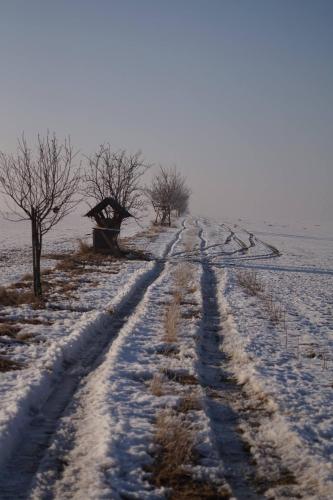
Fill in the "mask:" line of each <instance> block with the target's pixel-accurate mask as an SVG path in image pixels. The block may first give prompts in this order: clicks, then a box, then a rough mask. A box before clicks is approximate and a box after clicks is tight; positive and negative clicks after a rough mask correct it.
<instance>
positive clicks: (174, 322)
mask: <svg viewBox="0 0 333 500" xmlns="http://www.w3.org/2000/svg"><path fill="white" fill-rule="evenodd" d="M179 320H180V305H179V301H178V299H177V297H174V298H173V300H172V301H171V303H170V304H169V305H168V306H167V308H166V311H165V316H164V336H163V340H164V341H165V342H169V343H173V342H176V341H177V334H178V325H179Z"/></svg>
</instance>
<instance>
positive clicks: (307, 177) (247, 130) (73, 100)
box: [0, 0, 333, 222]
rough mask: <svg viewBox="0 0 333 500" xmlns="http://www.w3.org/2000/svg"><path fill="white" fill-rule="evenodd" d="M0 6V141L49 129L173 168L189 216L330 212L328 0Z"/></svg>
mask: <svg viewBox="0 0 333 500" xmlns="http://www.w3.org/2000/svg"><path fill="white" fill-rule="evenodd" d="M0 7H1V10H0V58H1V59H0V60H1V66H0V71H1V79H0V109H1V121H0V148H1V149H2V150H5V151H12V150H13V149H14V148H15V146H16V138H17V137H18V136H19V135H20V134H21V133H22V131H25V133H26V135H27V137H28V138H30V137H34V136H35V135H36V134H37V132H39V131H40V132H43V131H45V130H46V129H47V128H49V129H50V130H51V131H56V133H57V135H58V136H59V137H64V136H65V135H67V134H70V135H71V137H72V142H73V143H74V145H75V146H76V147H77V149H80V150H81V151H82V152H83V153H85V154H88V153H90V152H92V151H93V150H94V149H95V148H96V147H97V146H98V144H100V143H101V142H104V141H110V142H111V143H112V144H113V145H114V146H115V148H122V147H124V148H127V149H128V150H129V151H133V152H134V151H136V150H137V149H142V150H143V152H144V155H145V157H146V159H147V160H148V161H149V162H151V163H154V164H156V165H157V164H159V163H161V164H163V165H173V164H176V165H177V166H178V167H179V168H180V169H181V170H182V172H183V173H184V174H185V175H186V177H187V179H188V183H189V184H190V186H191V188H192V191H193V195H192V203H191V208H192V211H193V212H195V213H201V214H206V215H213V216H217V217H220V218H223V217H224V216H228V217H231V216H236V217H238V216H248V217H256V218H262V219H264V218H274V219H277V220H278V219H286V218H290V219H291V220H299V219H309V220H313V221H318V222H320V221H324V220H329V219H332V216H333V196H332V187H333V164H332V163H333V162H332V158H333V134H332V132H333V1H332V0H118V1H113V0H95V1H93V0H90V1H88V0H66V1H65V0H57V1H55V0H29V1H27V0H20V1H19V0H0Z"/></svg>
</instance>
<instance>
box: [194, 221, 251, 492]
mask: <svg viewBox="0 0 333 500" xmlns="http://www.w3.org/2000/svg"><path fill="white" fill-rule="evenodd" d="M199 238H200V240H201V242H200V249H201V252H202V266H203V274H202V278H201V290H202V300H203V318H202V325H201V329H200V335H199V339H198V360H199V361H198V372H199V379H200V383H201V385H202V386H203V388H204V391H205V394H206V397H205V401H204V406H205V409H206V413H207V415H208V417H209V419H210V423H211V430H212V434H213V438H214V441H215V444H216V448H217V451H218V453H219V456H220V458H221V460H222V462H223V465H224V468H225V479H226V480H227V482H228V483H229V485H230V487H231V489H232V492H233V495H235V497H236V498H239V499H249V500H250V499H255V498H259V496H258V495H257V494H256V492H255V490H254V488H253V487H252V486H251V484H250V479H251V476H253V466H252V465H251V457H250V456H249V454H248V453H247V452H246V451H245V449H244V446H243V443H242V441H241V439H240V437H239V434H238V433H237V431H236V426H237V422H238V418H237V414H236V413H235V412H234V411H233V409H232V408H231V407H230V405H229V404H228V401H229V400H230V397H234V398H237V397H240V389H239V387H238V386H237V384H236V382H235V381H234V380H233V379H232V377H231V376H230V374H229V373H228V370H227V363H228V361H227V359H226V356H225V354H224V353H223V352H222V351H221V350H220V343H221V338H220V335H219V332H220V312H219V306H218V299H217V283H216V278H215V275H214V272H213V270H212V267H211V264H210V263H209V260H208V258H207V257H206V256H205V249H206V241H205V239H204V237H203V230H202V229H200V231H199Z"/></svg>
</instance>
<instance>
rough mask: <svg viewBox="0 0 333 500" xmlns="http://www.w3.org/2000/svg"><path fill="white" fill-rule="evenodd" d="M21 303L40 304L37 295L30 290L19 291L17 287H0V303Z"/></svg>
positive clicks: (13, 304) (14, 304)
mask: <svg viewBox="0 0 333 500" xmlns="http://www.w3.org/2000/svg"><path fill="white" fill-rule="evenodd" d="M21 304H32V305H34V306H37V305H41V301H40V299H39V298H38V297H35V296H34V294H33V292H32V291H29V292H28V291H24V292H22V291H19V290H18V289H11V288H4V287H0V305H2V306H18V305H21Z"/></svg>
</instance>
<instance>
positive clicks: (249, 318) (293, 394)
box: [206, 221, 333, 498]
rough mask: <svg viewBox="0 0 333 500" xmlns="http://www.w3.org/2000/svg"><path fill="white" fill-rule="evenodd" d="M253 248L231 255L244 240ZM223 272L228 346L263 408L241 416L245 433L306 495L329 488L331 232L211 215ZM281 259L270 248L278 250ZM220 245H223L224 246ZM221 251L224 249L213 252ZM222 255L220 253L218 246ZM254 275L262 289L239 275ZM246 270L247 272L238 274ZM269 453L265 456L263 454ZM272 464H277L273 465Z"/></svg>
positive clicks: (332, 452)
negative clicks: (271, 453)
mask: <svg viewBox="0 0 333 500" xmlns="http://www.w3.org/2000/svg"><path fill="white" fill-rule="evenodd" d="M230 231H231V232H235V236H236V237H238V238H239V240H241V241H243V242H244V243H245V245H247V246H250V243H251V239H250V235H249V233H254V235H255V237H254V239H253V246H250V248H249V249H248V250H245V251H241V252H240V253H236V254H231V255H230V254H229V255H228V253H227V252H230V251H232V250H233V249H235V250H237V246H238V250H239V249H241V242H240V241H238V240H235V239H234V238H231V240H230V242H228V240H227V238H228V235H230ZM206 234H207V239H208V244H209V245H214V244H216V243H219V242H226V240H227V244H224V245H222V246H218V247H214V246H213V247H212V248H210V249H209V250H208V253H209V254H210V255H211V256H212V257H211V262H212V263H213V264H214V267H215V269H216V273H217V274H218V276H219V294H220V307H221V313H222V315H223V318H224V321H223V333H224V343H223V346H224V350H225V351H226V352H227V353H228V354H229V355H230V357H231V364H232V367H233V371H234V373H235V376H236V377H237V380H238V381H239V383H241V384H244V388H245V390H246V391H247V394H248V395H249V397H250V398H251V397H252V398H253V405H255V404H258V402H257V401H258V397H259V398H260V399H261V403H262V399H263V398H264V400H265V404H264V405H263V404H261V406H262V410H266V415H265V416H264V417H263V418H262V419H261V422H260V425H259V426H258V422H257V421H256V422H255V423H254V425H252V426H251V423H249V422H246V421H244V423H243V432H244V436H245V438H246V439H248V441H249V442H250V444H251V446H252V451H253V453H254V455H255V456H256V458H257V461H258V463H259V464H260V465H262V466H263V470H265V466H266V463H267V460H266V463H265V453H267V449H268V448H269V447H270V446H271V445H272V444H273V445H274V446H275V447H277V449H278V450H279V452H280V454H281V457H282V460H283V463H284V465H285V466H287V467H288V468H289V469H290V470H291V471H293V474H294V476H295V477H297V478H298V480H299V482H300V483H301V485H302V488H301V491H303V494H304V495H310V494H311V495H313V496H314V497H315V498H330V497H331V496H332V493H333V468H332V462H333V447H332V443H333V417H332V412H331V408H332V404H333V310H332V306H333V237H332V233H330V232H328V231H325V229H322V228H319V227H318V226H316V227H310V228H305V227H298V228H297V227H296V228H295V227H278V226H276V225H275V226H273V225H269V224H268V223H266V224H265V223H264V224H262V225H260V224H258V223H257V224H249V223H247V224H246V225H245V224H244V222H243V221H237V222H236V223H232V222H229V223H227V224H224V225H222V226H221V225H217V224H212V223H211V222H208V224H207V230H206ZM266 243H268V244H269V245H271V246H273V247H274V248H276V249H278V250H279V251H280V253H281V255H279V256H277V255H276V256H275V255H274V248H270V247H269V246H268V247H267V244H266ZM220 251H221V252H220ZM219 252H220V254H219ZM224 252H225V253H224ZM244 271H246V272H247V273H251V272H252V273H253V272H255V273H257V275H256V279H257V281H258V283H261V285H262V290H261V291H259V293H258V294H254V295H252V294H249V293H248V292H247V290H246V289H245V288H244V287H241V286H240V285H239V276H242V274H240V273H244ZM243 276H244V274H243ZM256 402H257V403H256ZM266 458H267V457H266ZM272 468H274V464H273V465H272Z"/></svg>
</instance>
